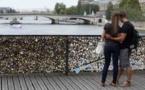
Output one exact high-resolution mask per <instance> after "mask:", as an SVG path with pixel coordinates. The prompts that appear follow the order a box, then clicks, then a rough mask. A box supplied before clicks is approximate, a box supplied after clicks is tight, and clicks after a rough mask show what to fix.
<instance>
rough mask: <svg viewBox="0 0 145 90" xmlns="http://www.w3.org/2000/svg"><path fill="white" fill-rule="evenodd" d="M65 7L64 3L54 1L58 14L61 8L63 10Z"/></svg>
mask: <svg viewBox="0 0 145 90" xmlns="http://www.w3.org/2000/svg"><path fill="white" fill-rule="evenodd" d="M65 9H66V5H65V4H63V3H56V4H55V11H56V13H57V14H60V11H61V10H65Z"/></svg>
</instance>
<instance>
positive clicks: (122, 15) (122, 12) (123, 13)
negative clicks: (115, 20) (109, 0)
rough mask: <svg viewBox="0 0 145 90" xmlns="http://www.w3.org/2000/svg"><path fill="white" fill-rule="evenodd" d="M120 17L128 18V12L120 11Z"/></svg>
mask: <svg viewBox="0 0 145 90" xmlns="http://www.w3.org/2000/svg"><path fill="white" fill-rule="evenodd" d="M119 17H120V18H127V16H126V12H124V11H120V12H119Z"/></svg>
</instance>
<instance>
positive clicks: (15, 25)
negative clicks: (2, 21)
mask: <svg viewBox="0 0 145 90" xmlns="http://www.w3.org/2000/svg"><path fill="white" fill-rule="evenodd" d="M11 27H12V28H22V25H21V24H13V25H11Z"/></svg>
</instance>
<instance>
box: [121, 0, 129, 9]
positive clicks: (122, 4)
mask: <svg viewBox="0 0 145 90" xmlns="http://www.w3.org/2000/svg"><path fill="white" fill-rule="evenodd" d="M127 1H128V0H122V2H121V3H120V4H119V8H124V5H125V4H126V3H127Z"/></svg>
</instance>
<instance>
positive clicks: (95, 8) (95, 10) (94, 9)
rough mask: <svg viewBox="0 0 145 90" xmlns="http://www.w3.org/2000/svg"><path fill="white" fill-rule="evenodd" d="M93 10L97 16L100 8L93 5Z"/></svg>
mask: <svg viewBox="0 0 145 90" xmlns="http://www.w3.org/2000/svg"><path fill="white" fill-rule="evenodd" d="M91 9H92V11H94V13H95V14H96V12H97V11H99V9H100V8H99V6H98V5H97V4H93V5H91Z"/></svg>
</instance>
